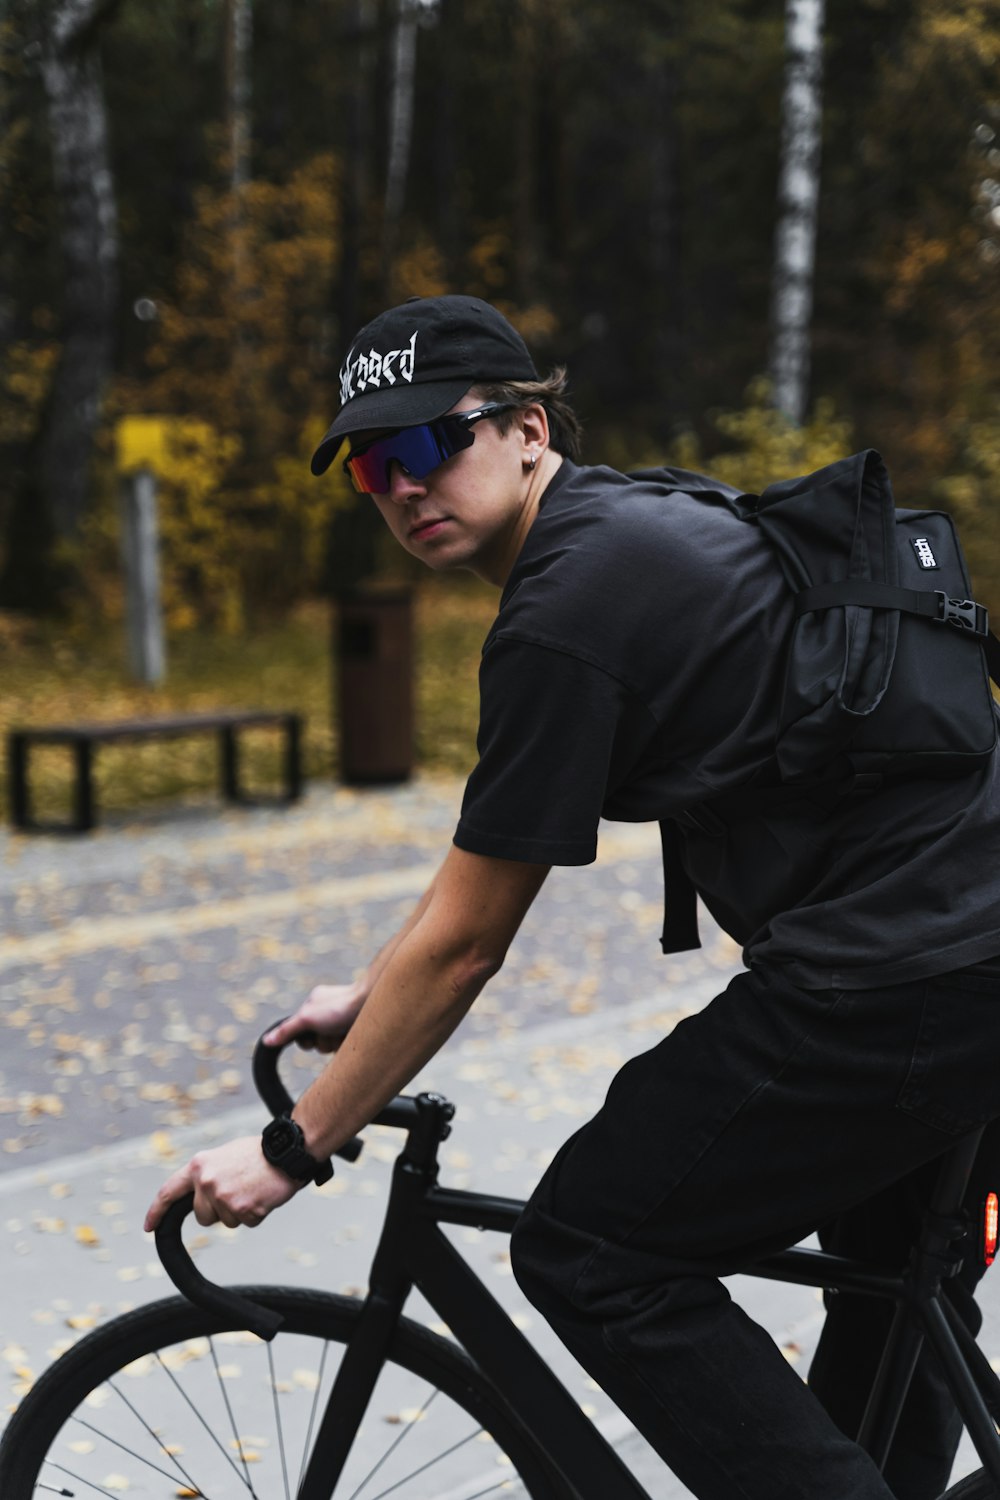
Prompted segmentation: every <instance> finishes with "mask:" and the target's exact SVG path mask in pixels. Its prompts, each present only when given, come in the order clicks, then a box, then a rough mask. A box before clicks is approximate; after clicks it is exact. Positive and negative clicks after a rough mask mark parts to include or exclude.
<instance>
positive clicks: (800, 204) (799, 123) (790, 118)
mask: <svg viewBox="0 0 1000 1500" xmlns="http://www.w3.org/2000/svg"><path fill="white" fill-rule="evenodd" d="M823 7H824V0H786V6H785V36H786V61H785V88H784V98H783V101H782V130H781V166H780V172H779V179H778V225H777V232H776V235H775V250H774V271H773V281H772V291H771V349H770V360H769V366H770V369H769V373H770V377H771V388H772V400H773V402H774V405H775V406H776V407H777V408H778V410H779V411H783V412H785V414H786V415H787V416H788V417H789V418H790V420H791V421H792V422H794V423H795V425H796V426H799V425H800V424H801V422H802V419H803V417H804V416H805V411H806V403H807V400H808V391H809V352H810V351H809V324H810V319H811V317H812V303H813V275H814V269H815V262H816V210H817V204H818V200H819V168H820V127H821V123H822V75H823V51H822V49H823Z"/></svg>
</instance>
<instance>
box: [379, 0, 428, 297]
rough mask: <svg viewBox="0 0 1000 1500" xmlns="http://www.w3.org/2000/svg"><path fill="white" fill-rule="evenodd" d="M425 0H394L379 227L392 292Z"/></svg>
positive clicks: (387, 292) (385, 278) (387, 288)
mask: <svg viewBox="0 0 1000 1500" xmlns="http://www.w3.org/2000/svg"><path fill="white" fill-rule="evenodd" d="M428 8H430V9H433V0H432V3H431V5H430V7H428V6H427V4H426V3H425V0H395V18H394V20H393V27H392V90H391V94H390V100H389V155H388V162H387V165H386V174H385V207H384V212H383V227H382V288H383V294H384V296H385V297H386V300H388V299H389V298H390V297H391V296H392V267H393V260H394V259H395V255H396V246H397V244H398V242H399V221H400V218H401V216H402V212H403V200H404V197H405V195H406V178H407V173H408V171H409V167H410V147H411V144H412V141H413V89H414V83H415V80H416V73H417V25H418V22H419V18H420V13H421V11H423V10H425V9H428Z"/></svg>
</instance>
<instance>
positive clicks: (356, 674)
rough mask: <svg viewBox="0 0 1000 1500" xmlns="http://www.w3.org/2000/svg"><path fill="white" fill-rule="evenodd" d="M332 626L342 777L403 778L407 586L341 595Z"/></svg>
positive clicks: (408, 683) (409, 679)
mask: <svg viewBox="0 0 1000 1500" xmlns="http://www.w3.org/2000/svg"><path fill="white" fill-rule="evenodd" d="M334 631H335V639H334V661H335V670H336V688H335V694H334V702H335V705H336V713H337V723H338V726H339V730H340V776H341V780H343V781H346V782H350V783H355V784H363V783H366V782H367V783H369V784H371V783H376V782H390V781H406V780H407V779H408V777H409V776H410V775H411V774H412V771H413V591H412V590H411V589H409V588H397V589H391V590H388V589H387V590H379V589H375V588H371V589H359V590H357V591H355V592H353V593H351V594H347V595H342V596H341V597H340V598H339V599H338V600H337V605H336V613H335V616H334Z"/></svg>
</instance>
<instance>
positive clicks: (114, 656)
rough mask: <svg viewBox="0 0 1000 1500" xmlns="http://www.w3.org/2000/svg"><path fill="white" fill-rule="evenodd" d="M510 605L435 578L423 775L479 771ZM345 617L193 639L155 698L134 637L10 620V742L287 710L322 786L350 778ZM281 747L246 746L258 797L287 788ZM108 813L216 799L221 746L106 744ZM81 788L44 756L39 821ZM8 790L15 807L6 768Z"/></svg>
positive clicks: (275, 742)
mask: <svg viewBox="0 0 1000 1500" xmlns="http://www.w3.org/2000/svg"><path fill="white" fill-rule="evenodd" d="M496 604H497V595H496V592H495V591H494V590H492V589H488V588H486V587H485V586H482V585H478V584H476V583H475V581H474V580H471V579H469V580H465V579H460V580H457V579H448V580H444V579H432V580H430V581H429V582H426V583H424V584H422V585H421V587H420V589H419V591H418V593H417V596H416V609H415V615H414V619H415V632H414V635H415V640H414V646H415V660H416V682H415V688H416V739H417V755H416V759H417V765H418V766H419V767H420V768H422V769H424V770H428V771H431V772H439V773H458V774H461V773H465V772H467V771H468V770H469V769H470V768H471V766H472V764H473V762H474V759H475V731H476V723H477V718H478V688H477V672H478V666H479V651H480V647H481V645H482V640H483V637H484V635H485V633H486V631H487V629H488V628H489V624H490V621H491V620H492V618H493V615H494V613H495V611H496ZM333 639H334V630H333V615H332V609H331V607H330V606H329V605H328V604H326V603H324V602H311V603H308V604H304V605H302V606H300V607H298V608H297V609H296V610H295V611H294V612H293V613H292V614H290V615H289V616H288V617H287V618H286V619H284V620H283V621H281V622H278V623H274V624H269V625H264V626H261V628H260V629H258V630H255V631H253V632H250V633H247V634H245V635H241V636H239V637H232V636H222V635H214V634H209V633H207V632H199V631H191V632H186V633H184V634H182V635H178V636H177V637H175V638H173V639H171V640H170V641H169V643H168V657H167V666H168V672H167V677H166V680H165V682H164V683H163V684H162V685H161V686H160V687H157V688H144V687H142V686H140V685H138V684H136V683H135V682H133V681H132V680H131V678H130V676H129V673H128V671H127V669H126V664H125V647H124V640H123V631H122V629H121V628H118V629H110V628H102V629H100V630H94V631H86V632H84V631H81V630H79V629H76V630H69V629H67V628H65V627H63V628H60V627H57V626H55V625H53V624H51V623H48V622H36V621H31V620H26V619H23V618H21V617H18V616H15V615H10V614H8V615H2V614H0V662H2V673H0V681H2V695H0V730H2V731H3V732H4V735H5V736H6V731H7V730H8V729H10V728H12V727H14V726H25V727H34V726H41V725H44V724H55V723H73V722H77V721H80V720H83V719H123V718H135V717H141V716H144V715H153V714H164V713H170V712H172V711H190V712H196V711H199V710H200V711H206V712H207V711H209V710H211V709H217V708H223V707H238V708H242V707H246V708H287V709H293V710H297V711H299V712H301V713H302V714H304V715H305V717H306V721H307V722H306V736H305V768H306V774H307V776H308V777H310V778H316V779H329V778H331V777H334V776H336V774H337V740H338V735H337V726H336V724H335V723H334V722H333V721H332V720H333V714H332V700H333V681H334V670H335V663H334V660H333ZM279 743H280V742H279V738H278V735H277V734H276V733H275V732H272V731H269V730H266V729H260V730H250V731H245V738H244V736H241V745H242V746H243V756H244V759H243V765H244V768H245V782H246V785H247V787H248V789H250V790H254V789H259V790H265V789H273V788H276V787H277V786H278V784H279V781H280V765H279ZM96 782H97V796H98V805H99V807H100V808H101V809H102V810H103V811H111V810H115V809H122V810H123V809H126V808H129V807H134V806H138V805H143V804H148V803H154V802H158V801H161V800H165V799H177V798H183V797H192V796H204V795H205V794H206V793H210V794H212V795H214V794H215V789H216V787H217V785H218V771H217V752H216V746H215V742H214V737H212V736H207V735H196V736H193V737H190V738H185V739H180V740H163V741H160V740H151V741H145V742H143V741H140V742H135V743H128V744H121V745H115V744H109V745H106V746H103V747H102V748H101V749H100V750H99V752H98V754H97V757H96ZM71 783H72V776H71V765H70V757H69V752H68V751H67V750H65V749H63V748H61V747H46V746H42V747H37V748H35V749H34V750H33V751H32V760H31V784H32V797H33V803H34V811H35V813H36V815H37V816H41V817H46V818H48V817H64V816H65V815H66V813H67V811H68V808H69V799H70V790H71ZM0 792H2V796H3V804H4V806H6V805H7V784H6V767H5V766H4V768H3V770H2V772H0Z"/></svg>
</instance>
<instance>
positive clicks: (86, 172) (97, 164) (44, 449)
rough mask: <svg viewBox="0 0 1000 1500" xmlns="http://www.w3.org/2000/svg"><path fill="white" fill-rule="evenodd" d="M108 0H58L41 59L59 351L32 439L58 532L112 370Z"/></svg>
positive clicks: (77, 514)
mask: <svg viewBox="0 0 1000 1500" xmlns="http://www.w3.org/2000/svg"><path fill="white" fill-rule="evenodd" d="M115 4H116V0H62V3H61V4H55V5H54V6H53V8H52V10H51V11H50V14H49V18H48V25H47V29H46V36H45V47H44V53H43V58H42V78H43V81H44V85H45V92H46V95H47V98H48V110H49V128H50V133H51V142H52V160H53V176H54V181H55V187H56V193H57V196H58V199H59V205H60V212H61V218H62V252H63V306H62V353H61V356H60V360H59V365H58V368H57V370H56V374H55V379H54V381H53V384H52V389H51V392H50V395H49V399H48V402H47V404H46V411H45V415H44V418H43V427H42V431H41V433H40V442H39V473H40V480H41V490H42V494H43V496H44V502H43V503H44V505H45V508H46V511H47V514H48V516H49V518H50V521H51V525H52V527H53V529H54V531H55V533H56V535H57V536H59V537H64V538H65V537H72V536H74V535H75V534H76V532H77V529H78V527H79V523H80V520H81V517H82V515H83V512H84V509H85V506H86V498H87V477H88V469H89V464H90V455H91V447H92V444H93V437H94V431H95V428H96V426H97V422H98V419H99V416H100V409H101V400H102V397H103V394H104V389H105V386H106V385H107V382H108V379H109V377H110V375H111V372H112V367H113V360H114V350H115V317H116V313H117V303H118V216H117V209H116V204H115V189H114V179H113V177H112V173H111V161H110V156H109V151H108V127H107V117H106V113H105V106H104V89H103V80H102V76H101V61H100V55H99V51H98V30H99V26H100V23H101V22H102V21H104V20H106V19H107V18H108V17H109V15H110V14H111V12H112V10H113V9H114V6H115Z"/></svg>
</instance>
